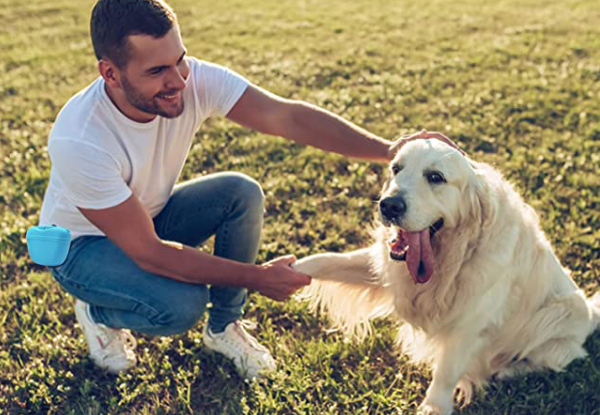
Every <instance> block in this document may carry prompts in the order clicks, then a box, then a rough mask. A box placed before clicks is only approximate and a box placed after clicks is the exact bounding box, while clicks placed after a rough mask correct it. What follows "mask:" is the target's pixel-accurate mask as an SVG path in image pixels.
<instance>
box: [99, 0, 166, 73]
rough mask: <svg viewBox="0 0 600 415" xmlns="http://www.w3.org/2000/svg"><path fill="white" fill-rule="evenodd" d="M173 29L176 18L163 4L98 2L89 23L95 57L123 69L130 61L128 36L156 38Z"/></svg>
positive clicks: (150, 1)
mask: <svg viewBox="0 0 600 415" xmlns="http://www.w3.org/2000/svg"><path fill="white" fill-rule="evenodd" d="M173 25H177V16H176V15H175V12H174V11H173V9H171V7H170V6H169V5H168V4H167V3H165V2H164V1H163V0H98V2H97V3H96V5H95V6H94V9H93V10H92V18H91V19H90V32H91V35H92V46H93V47H94V53H95V54H96V57H97V58H98V60H100V59H102V58H104V57H106V58H108V59H110V60H111V61H113V62H114V63H115V65H117V66H118V67H119V68H123V67H125V65H126V64H127V61H128V59H129V57H130V49H129V45H128V42H127V37H128V36H129V35H151V36H153V37H155V38H159V37H163V36H164V35H165V34H166V33H167V32H168V31H169V30H171V29H172V28H173Z"/></svg>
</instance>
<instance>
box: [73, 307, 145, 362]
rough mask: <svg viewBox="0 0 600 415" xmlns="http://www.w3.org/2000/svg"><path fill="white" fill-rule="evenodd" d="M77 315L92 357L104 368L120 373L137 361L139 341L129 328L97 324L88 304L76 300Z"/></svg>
mask: <svg viewBox="0 0 600 415" xmlns="http://www.w3.org/2000/svg"><path fill="white" fill-rule="evenodd" d="M75 317H76V318H77V322H78V323H79V325H80V326H81V329H82V330H83V334H84V336H85V341H86V342H87V345H88V348H89V349H90V357H91V358H92V360H93V361H94V363H96V365H98V366H100V367H101V368H102V369H106V370H107V371H109V372H111V373H118V372H121V371H122V370H126V369H129V368H130V367H132V366H133V365H135V363H136V357H135V347H136V346H137V342H136V341H135V339H134V337H133V336H132V335H131V333H130V331H129V330H117V329H111V328H109V327H106V326H105V325H103V324H96V323H94V321H93V320H92V318H91V317H90V315H89V313H88V304H87V303H84V302H83V301H81V300H77V301H76V302H75Z"/></svg>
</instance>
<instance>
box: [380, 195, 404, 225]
mask: <svg viewBox="0 0 600 415" xmlns="http://www.w3.org/2000/svg"><path fill="white" fill-rule="evenodd" d="M379 209H380V210H381V214H382V215H383V217H384V218H386V219H387V220H392V219H396V218H399V217H401V216H402V215H404V212H406V202H405V201H404V199H403V198H402V197H400V196H393V197H386V198H385V199H381V200H380V201H379Z"/></svg>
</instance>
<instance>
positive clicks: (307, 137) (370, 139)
mask: <svg viewBox="0 0 600 415" xmlns="http://www.w3.org/2000/svg"><path fill="white" fill-rule="evenodd" d="M227 118H229V119H230V120H232V121H235V122H237V123H238V124H241V125H244V126H246V127H250V128H252V129H254V130H257V131H260V132H262V133H266V134H270V135H276V136H280V137H285V138H288V139H290V140H294V141H296V142H298V143H301V144H308V145H311V146H313V147H318V148H321V149H323V150H327V151H334V152H336V153H340V154H344V155H346V156H351V157H359V158H364V159H369V160H378V161H388V157H389V155H388V152H389V149H390V147H391V145H392V142H391V141H388V140H384V139H383V138H381V137H378V136H376V135H374V134H371V133H369V132H368V131H366V130H364V129H362V128H360V127H358V126H356V125H354V124H352V123H351V122H349V121H346V120H345V119H343V118H342V117H339V116H337V115H335V114H333V113H331V112H329V111H326V110H324V109H321V108H319V107H316V106H314V105H311V104H308V103H306V102H302V101H293V100H288V99H284V98H281V97H279V96H277V95H274V94H272V93H270V92H268V91H265V90H263V89H260V88H258V87H256V86H253V85H249V86H248V88H247V89H246V91H245V92H244V93H243V94H242V96H241V97H240V98H239V99H238V101H237V103H236V104H235V105H234V107H233V108H232V109H231V111H229V114H227Z"/></svg>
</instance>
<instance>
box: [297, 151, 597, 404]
mask: <svg viewBox="0 0 600 415" xmlns="http://www.w3.org/2000/svg"><path fill="white" fill-rule="evenodd" d="M379 218H380V222H381V223H380V225H379V226H378V228H377V229H376V230H375V231H374V239H375V242H374V243H373V244H372V245H371V246H369V247H367V248H364V249H360V250H357V251H354V252H349V253H324V254H317V255H313V256H309V257H307V258H304V259H301V260H299V261H297V262H296V263H295V264H294V265H293V266H294V268H295V269H296V270H298V271H300V272H303V273H305V274H308V275H311V276H312V277H313V278H314V280H313V283H312V284H311V285H310V286H309V287H308V290H307V291H308V294H309V295H310V296H311V298H312V301H313V306H314V307H319V308H320V309H321V310H324V311H326V312H327V314H328V315H329V317H330V320H331V321H332V322H333V323H334V324H335V325H336V326H338V327H340V328H342V329H343V330H344V331H345V332H346V333H349V334H355V335H358V336H362V335H364V334H366V333H367V332H368V330H369V319H371V318H374V317H378V316H385V315H388V314H390V313H392V312H395V315H396V316H397V317H398V318H399V319H400V321H401V322H402V323H404V324H402V325H401V326H400V330H399V343H400V345H401V348H402V350H403V352H405V353H407V354H408V355H409V356H410V357H411V358H412V359H413V361H414V362H417V363H426V364H428V365H430V366H431V367H432V370H433V372H432V375H433V376H432V377H433V379H432V382H431V384H430V386H429V388H428V390H427V394H426V397H425V400H424V401H423V402H422V403H421V405H420V407H419V413H420V414H450V413H451V412H452V408H453V401H454V394H455V393H458V395H459V399H461V400H462V401H463V402H464V403H468V402H469V401H470V400H471V396H472V392H473V387H483V386H484V385H485V383H486V381H487V380H488V379H489V378H490V377H491V376H496V377H499V378H503V377H508V376H512V375H514V374H518V373H524V372H527V371H532V370H537V369H543V368H550V369H553V370H561V369H562V368H564V367H565V366H566V365H567V364H568V363H569V362H571V361H572V360H573V359H576V358H580V357H583V356H585V355H586V352H585V350H584V349H583V347H582V345H583V343H584V341H585V339H586V337H587V336H588V335H589V334H590V333H591V332H592V331H594V330H595V329H596V328H597V327H598V326H599V325H600V293H599V294H596V295H595V296H594V297H593V298H591V299H586V297H585V295H584V293H583V292H582V291H581V290H580V289H578V287H577V286H576V284H575V283H574V282H573V280H572V279H571V277H570V275H569V271H568V270H567V269H565V268H564V267H562V266H561V264H560V262H559V261H558V259H557V258H556V256H555V255H554V253H553V251H552V247H551V246H550V243H549V242H548V240H547V239H546V236H545V235H544V233H543V232H542V230H541V229H540V226H539V221H538V217H537V215H536V213H535V212H534V210H533V209H532V208H531V207H530V206H528V205H527V204H525V203H524V202H523V200H522V199H521V198H520V196H519V195H518V194H517V192H516V191H515V190H514V188H513V187H512V186H511V185H510V184H509V183H508V182H507V181H506V180H504V179H503V178H502V176H501V175H500V174H499V173H498V172H497V171H495V170H494V169H493V168H491V167H490V166H489V165H486V164H483V163H477V162H475V161H473V160H470V159H469V158H468V157H466V156H463V155H462V154H461V153H460V152H459V151H457V150H456V149H453V148H451V147H450V146H448V145H446V144H444V143H442V142H440V141H437V140H415V141H412V142H409V143H407V144H406V145H405V146H403V147H402V148H401V150H400V151H399V153H398V154H397V155H396V157H395V158H394V160H393V161H392V162H391V163H390V173H389V180H387V183H386V184H385V186H384V188H383V190H382V196H381V198H380V200H379Z"/></svg>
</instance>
